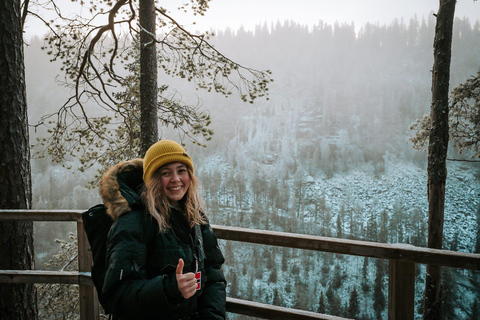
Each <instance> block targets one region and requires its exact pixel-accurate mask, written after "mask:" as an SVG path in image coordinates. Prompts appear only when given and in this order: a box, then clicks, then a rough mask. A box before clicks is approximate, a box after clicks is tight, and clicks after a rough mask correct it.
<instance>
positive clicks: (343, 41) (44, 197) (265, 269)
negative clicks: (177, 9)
mask: <svg viewBox="0 0 480 320" xmlns="http://www.w3.org/2000/svg"><path fill="white" fill-rule="evenodd" d="M434 27H435V20H434V17H433V16H429V17H416V18H414V19H412V20H409V21H403V20H394V21H392V22H391V23H390V24H388V25H379V24H366V25H364V26H361V27H359V28H357V29H356V27H355V26H354V25H353V24H348V23H335V24H334V25H329V24H326V23H323V22H321V21H320V22H319V23H318V24H317V25H315V26H314V27H313V28H308V27H306V26H302V25H301V24H298V23H295V22H292V21H285V22H278V23H276V24H273V25H267V24H264V25H259V26H257V28H256V29H255V30H254V31H247V30H244V29H239V30H229V29H227V30H221V31H218V32H216V35H215V36H214V37H213V38H212V40H211V41H212V43H213V44H214V45H215V47H216V48H217V49H219V50H220V51H221V52H222V53H224V54H225V55H226V56H228V57H229V58H231V59H232V60H234V61H237V62H239V63H241V64H243V65H248V66H250V67H253V68H257V69H262V70H263V69H269V70H271V72H272V78H273V79H274V82H273V83H272V84H271V86H270V93H269V97H268V100H267V99H263V98H262V99H258V100H257V101H255V103H253V104H250V103H245V102H243V101H241V99H239V98H238V97H236V96H235V95H232V96H231V97H229V98H225V97H224V96H222V95H218V94H215V93H208V92H204V91H202V90H195V87H194V85H193V84H192V83H189V82H187V81H183V80H182V79H176V78H172V77H171V76H169V75H166V74H162V73H160V74H159V83H161V84H165V85H168V91H169V92H170V94H171V95H172V96H174V95H176V96H180V97H181V98H182V100H184V101H187V102H189V103H191V104H193V105H198V106H199V108H202V109H203V110H205V112H208V113H209V114H210V116H211V118H212V124H211V125H210V128H211V129H212V130H213V131H214V133H215V134H214V135H213V137H212V140H211V141H203V143H205V145H206V147H201V146H198V145H195V144H193V143H191V142H190V141H189V139H188V138H186V137H184V136H182V135H181V134H179V133H178V132H177V131H175V130H174V129H173V128H169V127H162V128H161V133H160V138H162V139H173V140H177V141H183V142H184V143H185V144H186V148H187V150H188V151H189V153H190V154H191V155H192V158H193V161H194V163H195V172H196V173H197V176H198V177H199V179H200V181H201V183H202V194H203V197H204V200H205V202H206V204H207V208H208V210H207V215H208V217H209V219H210V222H211V223H213V224H218V225H227V226H239V227H246V228H255V229H265V230H274V231H285V232H294V233H301V234H311V235H320V236H327V237H337V238H347V239H360V240H368V241H377V242H385V243H403V244H412V245H415V246H426V240H427V232H426V230H427V210H428V199H427V170H426V163H427V162H426V160H427V156H426V152H425V151H424V150H415V149H414V148H413V147H412V143H411V142H409V138H411V137H413V136H414V134H415V132H414V131H412V130H411V129H410V126H411V125H412V123H414V122H415V121H416V120H417V119H420V118H422V117H423V115H424V114H426V113H428V112H429V110H430V101H431V91H430V90H431V81H432V80H431V72H430V71H431V69H432V64H433V53H432V46H433V39H434ZM42 45H43V41H42V40H40V39H39V38H37V37H36V38H32V39H31V40H30V41H28V40H27V46H26V48H25V63H26V70H27V74H26V77H27V90H28V91H27V98H28V108H29V122H30V124H35V123H36V122H37V121H39V119H40V118H41V116H42V115H44V114H46V113H49V112H54V111H55V110H57V109H58V108H59V107H60V106H61V105H63V103H64V102H65V100H66V99H67V98H68V97H69V95H70V91H69V90H70V89H68V88H64V87H62V86H60V85H59V83H58V80H61V78H62V77H63V75H62V73H61V71H60V67H61V65H60V64H59V63H57V62H55V63H50V62H49V57H48V56H47V55H46V54H45V52H44V51H42V49H41V47H42ZM479 67H480V23H479V22H478V21H476V22H471V21H468V20H466V19H456V20H455V23H454V37H453V45H452V65H451V85H450V88H451V89H453V88H454V87H455V86H457V85H458V84H460V83H462V82H464V81H465V80H466V79H467V78H469V77H471V76H473V75H475V74H476V73H477V71H478V70H479ZM45 134H46V133H45V131H44V130H43V129H42V128H37V127H34V126H32V127H31V131H30V138H31V143H32V145H35V142H36V139H37V138H41V137H42V136H44V135H45ZM39 148H40V147H39V146H38V145H37V146H36V147H35V148H34V151H32V154H33V153H34V152H35V151H41V150H40V149H39ZM448 158H455V159H469V154H468V153H463V154H459V153H458V152H457V150H455V149H454V148H451V149H450V150H449V156H448ZM125 160H127V159H125ZM78 165H79V164H78V163H77V162H76V161H72V162H71V166H72V168H71V169H67V168H65V167H63V166H60V165H58V164H55V163H52V162H51V160H50V159H49V157H48V156H47V157H45V158H41V159H33V160H32V177H33V209H87V208H88V207H91V206H93V205H95V204H97V203H99V202H101V200H100V197H99V195H98V190H97V189H95V188H92V189H89V188H87V187H86V186H87V184H88V183H89V182H90V181H92V180H93V179H95V178H94V176H95V174H96V173H97V172H96V171H95V169H96V168H95V167H93V168H92V169H90V170H88V171H86V172H79V171H78V170H75V168H76V167H78ZM447 167H448V178H447V186H446V202H445V223H444V243H443V247H444V249H448V250H455V251H463V252H477V253H480V194H479V190H480V166H479V164H478V163H473V162H465V161H449V162H448V164H447ZM74 231H75V226H74V225H73V224H72V225H71V226H69V228H65V224H58V223H46V222H43V223H36V224H35V241H36V242H35V245H36V248H35V250H36V265H37V268H39V269H43V268H45V267H44V264H45V263H46V262H48V261H49V260H51V259H52V256H53V255H55V254H57V252H59V251H61V250H63V249H62V248H64V247H60V246H58V245H57V244H56V242H55V241H54V239H56V238H58V239H63V240H65V241H73V240H71V239H69V232H74ZM60 244H62V242H60ZM220 244H221V247H222V250H223V252H224V255H225V258H226V264H225V267H224V270H225V273H226V277H227V280H228V282H229V285H228V289H227V290H228V295H229V296H231V297H237V298H242V299H248V300H252V301H258V302H264V303H269V304H275V305H279V306H286V307H293V308H298V309H303V310H310V311H315V312H321V313H327V314H331V315H337V316H345V317H347V316H348V315H349V314H354V315H355V318H356V319H386V318H387V303H388V301H387V299H388V296H387V282H388V261H385V260H381V259H373V258H363V257H354V256H342V255H336V254H330V253H317V252H312V251H301V250H294V249H288V248H278V247H267V246H261V245H251V244H243V243H238V242H231V241H223V240H221V241H220ZM252 266H254V267H252ZM51 267H52V268H53V267H55V266H51ZM443 272H444V297H447V298H446V299H444V304H445V305H444V317H445V318H444V319H459V320H463V319H465V320H466V319H470V317H472V315H473V313H474V310H478V308H479V303H480V273H479V272H474V271H468V270H456V269H450V268H444V270H443ZM424 288H425V266H423V265H422V266H419V265H417V270H416V299H415V301H416V318H417V319H420V318H421V313H422V311H421V310H422V306H421V304H422V298H423V290H424ZM39 309H40V308H39ZM229 318H231V319H244V318H245V317H240V316H236V315H233V314H230V315H229Z"/></svg>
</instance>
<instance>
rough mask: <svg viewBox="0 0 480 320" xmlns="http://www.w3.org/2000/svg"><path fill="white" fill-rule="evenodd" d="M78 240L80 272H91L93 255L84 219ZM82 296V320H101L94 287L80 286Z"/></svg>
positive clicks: (79, 227)
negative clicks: (84, 227) (84, 226)
mask: <svg viewBox="0 0 480 320" xmlns="http://www.w3.org/2000/svg"><path fill="white" fill-rule="evenodd" d="M77 239H78V271H79V272H90V271H91V267H92V254H91V250H90V244H89V243H88V239H87V235H86V234H85V230H84V229H83V221H82V219H81V218H80V219H78V220H77ZM78 290H79V294H80V319H81V320H90V319H92V320H99V319H100V310H99V306H98V299H97V295H96V292H95V287H94V286H89V285H85V284H79V285H78Z"/></svg>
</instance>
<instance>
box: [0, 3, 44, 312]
mask: <svg viewBox="0 0 480 320" xmlns="http://www.w3.org/2000/svg"><path fill="white" fill-rule="evenodd" d="M0 41H1V43H2V44H1V46H0V114H1V115H2V116H1V118H0V139H1V141H0V208H2V209H30V206H31V200H32V194H31V173H30V148H29V141H28V117H27V99H26V92H25V66H24V58H23V39H22V27H21V15H20V0H2V1H0ZM0 248H1V249H0V269H2V270H22V269H33V268H34V253H33V223H32V222H31V221H30V222H2V223H0ZM0 319H15V320H19V319H37V303H36V293H35V287H34V286H33V284H5V283H2V284H0Z"/></svg>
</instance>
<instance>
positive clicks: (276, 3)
mask: <svg viewBox="0 0 480 320" xmlns="http://www.w3.org/2000/svg"><path fill="white" fill-rule="evenodd" d="M438 6H439V0H213V1H212V2H211V4H210V9H209V11H208V12H207V13H206V15H205V17H202V19H201V20H199V22H198V23H197V25H198V27H199V29H200V27H202V28H208V27H211V28H214V29H224V28H225V27H227V26H230V27H231V28H232V29H234V30H235V29H238V28H239V27H240V26H241V25H244V27H245V28H246V29H250V30H251V29H253V28H254V27H255V25H257V24H262V23H263V22H265V21H266V22H268V23H270V22H276V21H277V20H280V21H282V22H283V21H284V20H293V21H296V22H299V23H302V24H307V25H313V24H316V23H318V21H319V20H323V21H324V22H327V23H329V24H333V23H334V22H335V21H339V22H347V23H351V22H353V23H354V24H355V27H356V28H359V27H361V26H362V25H364V24H365V23H367V22H371V23H376V22H379V23H380V24H389V23H390V22H391V21H393V19H395V18H398V19H400V18H402V17H403V18H404V20H405V21H406V22H408V20H409V19H410V18H412V17H413V16H414V15H415V14H416V15H417V17H419V19H421V18H422V17H425V18H427V17H428V16H429V15H430V13H432V12H437V11H438ZM455 13H456V16H457V17H461V18H463V17H468V18H469V19H470V21H471V22H472V23H473V22H474V21H476V20H480V1H478V2H474V1H473V0H458V1H457V5H456V10H455Z"/></svg>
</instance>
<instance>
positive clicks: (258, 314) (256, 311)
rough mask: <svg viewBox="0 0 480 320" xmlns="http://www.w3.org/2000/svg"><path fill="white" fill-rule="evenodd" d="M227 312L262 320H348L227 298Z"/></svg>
mask: <svg viewBox="0 0 480 320" xmlns="http://www.w3.org/2000/svg"><path fill="white" fill-rule="evenodd" d="M227 311H228V312H232V313H237V314H243V315H246V316H251V317H255V318H261V319H275V320H277V319H278V320H284V319H285V320H290V319H295V320H313V319H315V320H319V319H321V320H348V319H347V318H340V317H335V316H329V315H326V314H321V313H315V312H310V311H303V310H297V309H290V308H284V307H279V306H272V305H270V304H264V303H258V302H253V301H248V300H241V299H235V298H227Z"/></svg>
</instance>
